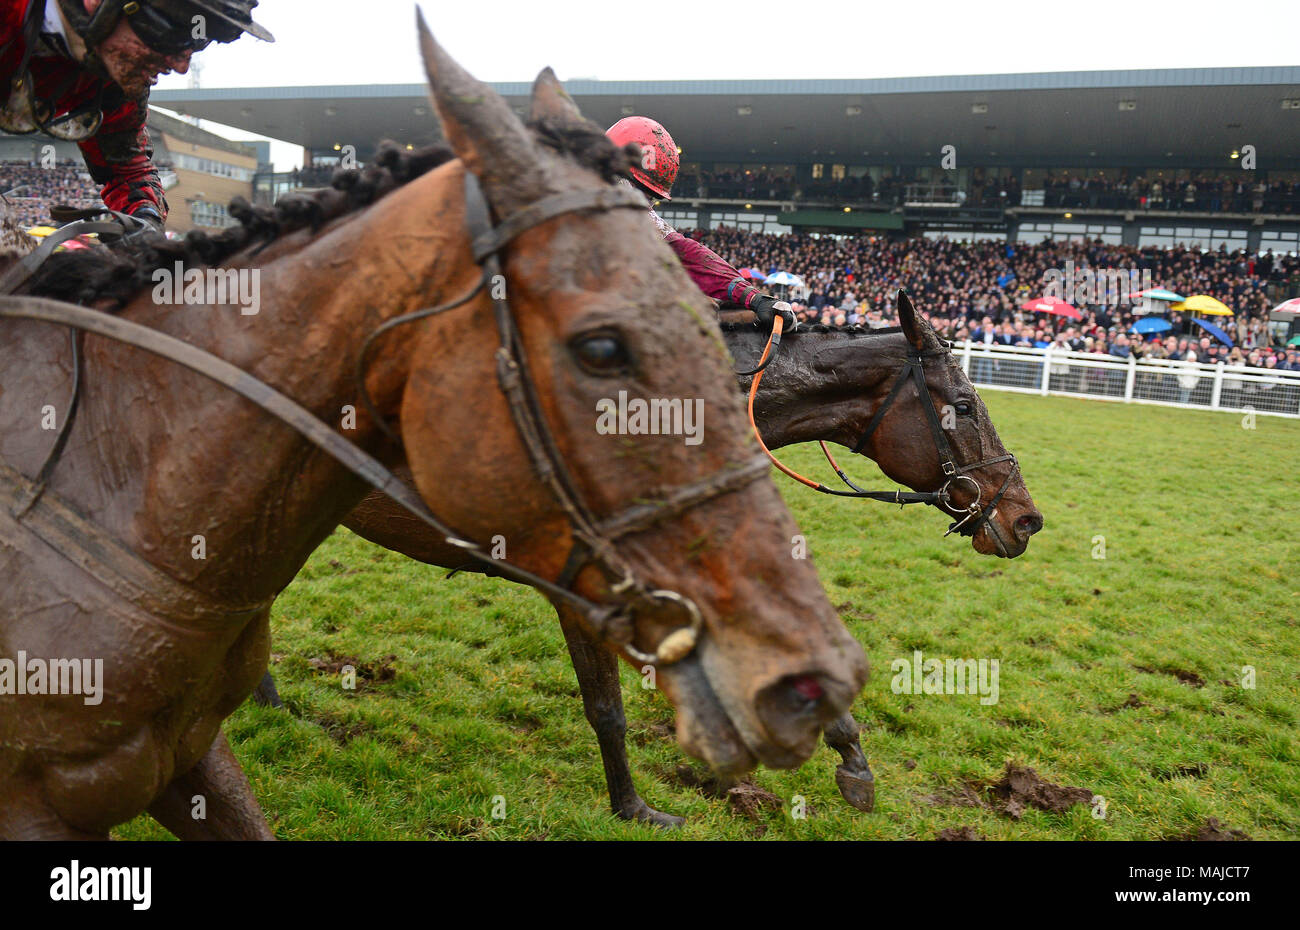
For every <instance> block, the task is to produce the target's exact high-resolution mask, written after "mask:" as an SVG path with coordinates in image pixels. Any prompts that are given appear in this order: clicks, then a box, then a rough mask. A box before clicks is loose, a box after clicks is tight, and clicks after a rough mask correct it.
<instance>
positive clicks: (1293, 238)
mask: <svg viewBox="0 0 1300 930" xmlns="http://www.w3.org/2000/svg"><path fill="white" fill-rule="evenodd" d="M1269 249H1272V250H1273V251H1274V252H1277V253H1282V252H1287V253H1290V254H1292V255H1295V254H1297V253H1300V232H1284V231H1283V230H1280V229H1266V230H1264V232H1263V233H1261V234H1260V237H1259V250H1260V251H1261V252H1266V251H1268V250H1269Z"/></svg>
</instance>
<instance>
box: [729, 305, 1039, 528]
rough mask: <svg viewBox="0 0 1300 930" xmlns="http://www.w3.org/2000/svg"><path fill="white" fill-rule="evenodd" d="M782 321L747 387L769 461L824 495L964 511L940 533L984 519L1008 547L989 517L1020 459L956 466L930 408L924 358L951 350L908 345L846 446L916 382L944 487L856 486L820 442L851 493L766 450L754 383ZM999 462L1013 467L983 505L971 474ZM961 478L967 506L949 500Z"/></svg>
mask: <svg viewBox="0 0 1300 930" xmlns="http://www.w3.org/2000/svg"><path fill="white" fill-rule="evenodd" d="M783 325H784V323H783V321H782V319H781V316H780V314H778V315H777V316H776V317H775V318H774V319H773V321H772V335H771V336H769V337H768V341H767V345H766V346H765V347H764V348H763V354H762V356H761V357H760V358H759V364H758V367H757V368H755V369H754V371H753V372H752V374H753V381H752V382H750V385H749V425H750V426H751V427H753V429H754V435H755V437H757V439H758V444H759V446H761V447H762V449H763V452H764V453H766V455H767V457H768V458H769V459H770V460H771V461H772V464H774V465H775V466H776V467H777V468H779V469H780V470H781V471H782V472H784V473H785V474H786V475H788V476H789V477H791V478H793V479H794V480H795V481H798V482H799V483H800V484H803V485H806V486H807V487H810V488H812V489H813V490H814V491H819V492H821V493H822V494H833V495H836V496H837V497H857V498H863V499H866V500H876V501H883V502H885V503H890V504H898V505H900V506H903V505H906V504H933V505H935V506H938V507H943V508H945V509H946V510H948V511H950V512H952V513H954V514H956V515H959V516H960V515H962V514H965V515H964V516H962V517H961V519H960V520H954V521H953V522H952V523H951V524H950V525H949V526H948V532H946V533H944V534H943V535H944V536H949V535H951V534H952V533H955V532H961V533H962V535H966V536H973V535H974V534H975V533H976V532H977V531H978V530H979V528H980V527H981V526H982V525H984V524H985V523H987V524H988V527H989V531H990V532H991V533H992V534H993V535H994V537H995V538H996V540H997V542H998V544H999V545H1000V546H1002V547H1003V549H1004V550H1005V549H1007V546H1006V541H1005V540H1003V539H1002V536H1001V534H1000V533H999V532H998V529H997V525H996V524H995V523H993V522H992V521H991V520H990V517H992V515H993V514H994V512H995V511H996V509H997V506H998V503H999V502H1000V501H1001V500H1002V497H1003V495H1005V494H1006V492H1007V489H1008V488H1009V487H1010V486H1011V480H1012V478H1014V477H1015V475H1016V474H1017V472H1019V470H1020V463H1019V462H1017V461H1016V457H1015V456H1014V455H1012V454H1011V453H1010V452H1008V453H1007V454H1006V455H999V456H997V457H996V458H991V459H986V460H984V461H982V462H976V463H974V464H972V465H958V464H957V463H956V456H954V455H953V451H952V446H951V445H950V444H949V442H948V437H947V436H945V435H944V431H943V426H942V424H941V422H940V420H939V413H938V411H937V410H935V408H934V399H933V398H932V397H931V396H930V390H929V388H928V387H927V385H926V383H925V360H926V359H927V358H947V357H949V355H950V354H951V353H950V352H949V350H948V349H947V348H943V349H938V350H932V351H929V352H925V351H921V350H918V349H917V348H915V347H914V346H912V345H910V344H909V346H908V349H907V358H906V359H904V361H903V367H902V370H900V371H899V373H898V377H897V378H896V379H895V381H894V385H893V387H892V388H891V389H890V391H889V395H888V396H887V397H886V398H885V400H884V403H882V404H881V405H880V407H879V408H877V410H876V412H875V415H874V416H872V418H871V421H870V422H869V423H868V424H867V427H866V429H864V430H863V431H862V436H861V437H860V438H859V439H858V441H857V442H856V443H855V444H854V445H853V448H852V449H851V450H850V451H852V452H853V453H855V454H856V453H859V452H861V451H862V450H863V449H864V448H865V447H866V445H867V443H868V442H869V441H870V439H871V437H872V435H873V434H874V433H875V432H876V428H877V427H879V426H880V424H881V421H883V420H884V418H885V414H886V413H887V412H888V411H889V408H890V407H891V406H892V405H893V403H894V401H895V400H896V399H897V398H898V396H899V394H901V393H902V392H903V389H904V388H905V387H907V385H908V384H909V383H913V384H915V385H916V389H917V393H919V394H920V396H921V409H923V410H924V411H925V416H926V421H927V422H928V424H929V426H930V434H931V435H932V436H933V437H934V444H935V447H936V449H937V450H938V452H939V465H940V468H941V469H942V470H943V474H944V476H945V477H946V479H947V480H946V481H945V482H944V484H943V486H942V487H941V488H939V490H937V491H867V490H864V489H862V488H860V487H858V485H856V484H854V483H853V481H851V480H850V479H849V477H848V475H846V474H845V473H844V470H843V469H841V468H840V466H839V464H838V463H837V462H836V461H835V457H834V456H833V455H831V450H830V448H829V447H828V446H827V445H826V443H825V442H824V441H819V444H820V445H821V448H822V452H824V453H825V454H826V459H827V461H829V462H830V464H831V467H832V468H833V469H835V473H836V474H837V475H839V476H840V478H841V479H842V480H843V481H844V483H845V484H846V485H848V486H849V487H850V488H852V490H851V491H841V490H838V489H836V488H828V487H826V486H825V485H824V484H822V483H821V482H819V481H814V480H813V479H811V478H805V477H804V476H803V475H801V474H799V473H798V472H796V471H795V470H794V469H792V468H790V467H788V466H787V465H785V464H784V463H783V462H781V461H780V460H779V459H778V458H777V457H776V456H775V455H773V454H772V452H771V451H770V450H769V449H768V448H767V444H766V443H765V442H763V437H762V435H761V434H760V433H759V430H758V424H757V423H756V422H755V420H754V399H755V397H757V396H758V386H759V383H760V382H761V381H762V379H763V372H764V370H765V369H766V368H767V367H768V366H769V365H770V364H771V363H772V361H773V359H775V358H776V353H777V352H779V351H780V347H781V331H782V328H783ZM742 374H750V372H743V373H742ZM1002 462H1010V463H1011V467H1010V468H1009V469H1008V470H1007V476H1006V478H1004V479H1003V481H1002V486H1001V487H1000V488H998V490H997V493H996V494H994V495H993V497H992V498H991V499H990V500H989V502H988V503H987V504H985V505H984V506H983V507H981V506H980V501H981V500H982V499H983V497H984V490H983V488H981V487H980V484H979V482H978V481H976V480H975V479H974V478H972V477H971V476H970V474H969V472H973V471H977V470H979V469H981V468H987V467H989V466H991V465H998V464H1000V463H1002ZM962 481H965V482H968V483H969V484H970V486H971V487H972V488H974V491H975V499H974V501H972V502H971V503H970V504H968V505H967V506H966V507H965V508H962V507H958V506H957V505H956V504H954V503H953V500H952V489H953V486H954V485H955V484H956V483H958V482H962Z"/></svg>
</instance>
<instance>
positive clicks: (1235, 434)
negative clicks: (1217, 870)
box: [115, 392, 1300, 840]
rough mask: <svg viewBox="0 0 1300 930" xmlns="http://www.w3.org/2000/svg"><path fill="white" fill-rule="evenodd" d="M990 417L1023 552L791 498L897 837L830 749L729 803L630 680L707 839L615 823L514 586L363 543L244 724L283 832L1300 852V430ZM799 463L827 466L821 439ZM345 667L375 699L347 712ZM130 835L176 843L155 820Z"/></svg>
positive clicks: (1183, 414) (333, 553) (340, 559)
mask: <svg viewBox="0 0 1300 930" xmlns="http://www.w3.org/2000/svg"><path fill="white" fill-rule="evenodd" d="M985 400H986V402H987V403H988V406H989V408H990V412H991V414H992V416H993V419H994V422H995V423H996V425H997V427H998V430H999V432H1000V433H1001V435H1002V438H1003V440H1004V442H1005V443H1006V445H1007V447H1008V448H1010V449H1011V450H1013V451H1014V452H1016V453H1017V454H1018V455H1019V456H1020V459H1021V464H1022V467H1023V469H1024V474H1025V481H1026V484H1027V485H1028V487H1029V490H1030V492H1031V493H1032V494H1033V495H1034V499H1035V502H1036V503H1037V505H1038V507H1039V509H1040V510H1041V511H1042V513H1043V515H1044V519H1045V527H1044V529H1043V531H1042V532H1041V533H1040V534H1038V535H1037V536H1036V537H1034V540H1033V541H1032V543H1031V544H1030V547H1029V550H1028V552H1027V553H1026V554H1025V555H1024V556H1023V557H1022V558H1020V559H1017V560H1015V561H1012V562H1007V561H1002V560H997V559H994V558H991V557H984V556H980V555H978V554H977V553H975V552H974V551H973V550H972V549H971V548H970V545H969V542H968V541H966V540H964V539H960V538H958V537H955V536H954V537H949V538H948V539H942V538H941V536H942V533H943V529H944V527H945V526H946V521H945V520H944V518H943V517H942V516H941V515H940V514H939V513H937V512H935V511H933V510H931V509H928V508H927V509H919V508H911V509H908V510H906V511H900V510H899V509H898V508H891V507H887V506H883V505H874V504H858V503H855V502H852V501H842V500H833V499H830V498H826V497H824V496H820V495H816V494H813V493H812V492H810V491H807V490H805V489H802V488H800V487H798V486H796V485H794V484H792V483H783V484H782V485H781V486H782V489H783V491H784V492H785V495H786V499H787V500H788V501H789V503H790V505H791V507H792V509H793V510H794V512H795V515H796V517H797V518H798V519H799V521H800V524H801V526H802V528H803V529H804V531H805V533H806V534H807V537H808V546H809V554H810V556H811V557H812V558H813V559H814V560H815V563H816V565H817V567H818V569H819V571H820V574H821V578H822V581H823V583H824V584H825V585H826V588H827V590H828V592H829V593H830V595H831V599H832V601H833V602H834V603H835V604H836V606H837V607H838V609H839V611H840V613H841V616H842V617H843V618H844V620H845V622H846V623H847V624H848V625H849V627H850V628H851V629H852V630H853V632H854V634H855V635H856V636H857V637H858V639H859V641H860V642H862V644H863V646H864V647H865V648H866V650H867V654H868V656H869V657H870V659H871V662H872V678H871V681H870V682H869V683H868V685H867V687H866V690H865V691H864V692H863V693H862V695H861V696H860V697H859V698H858V700H857V702H856V703H855V705H854V708H853V712H854V715H855V716H856V717H857V719H858V720H859V722H860V723H861V724H862V726H863V736H862V740H863V745H864V748H865V749H866V752H867V755H868V757H869V758H870V760H871V764H872V767H873V769H874V771H875V774H876V779H877V791H876V811H875V813H873V814H863V813H860V812H857V811H854V810H852V809H851V808H849V807H848V806H847V805H846V804H845V803H844V802H843V801H842V800H841V799H840V798H839V796H838V794H837V792H836V789H835V780H834V770H835V764H836V762H837V761H838V757H837V756H836V755H835V754H834V753H833V752H832V751H831V750H829V749H827V748H825V747H824V746H823V747H821V748H819V749H818V751H817V753H816V754H815V755H814V756H813V758H812V759H811V760H810V761H809V762H808V763H806V764H805V765H804V766H803V767H802V768H801V769H799V770H798V771H771V770H762V769H761V770H759V771H757V772H755V773H752V775H751V776H749V778H748V779H747V780H746V781H745V782H743V783H741V784H740V785H736V786H719V785H718V784H717V783H716V782H715V781H713V780H712V779H711V778H710V777H709V775H708V773H707V772H705V771H702V770H701V769H700V767H699V766H698V765H696V764H693V763H691V761H690V760H688V759H687V758H686V757H685V756H684V755H683V754H682V752H681V750H680V749H679V748H678V747H677V745H676V743H675V741H674V740H673V738H672V718H673V715H672V709H671V707H670V706H669V705H668V702H667V701H666V700H665V699H664V698H663V696H662V695H661V694H658V693H657V692H654V691H650V690H645V689H643V688H642V687H641V677H640V676H639V675H637V674H636V673H635V672H634V670H633V669H631V668H628V667H624V669H623V685H624V698H625V702H626V705H627V716H628V748H629V754H630V757H631V762H632V769H633V773H634V775H635V777H636V780H637V785H638V787H639V789H640V791H641V794H642V796H643V797H644V798H645V799H646V800H647V802H649V803H650V804H651V805H653V806H655V807H657V808H659V809H660V810H664V811H668V812H671V813H675V814H680V815H683V816H685V817H687V818H688V819H687V824H686V826H685V827H683V828H682V829H680V830H678V831H675V832H671V833H666V832H662V831H658V830H655V829H653V828H650V827H646V826H640V825H635V824H628V823H624V822H621V821H618V820H615V819H614V818H613V816H612V815H611V814H610V813H609V809H608V804H607V801H606V795H605V784H604V778H603V775H602V772H601V766H600V759H599V755H598V752H597V749H596V743H595V739H594V737H593V735H592V734H591V732H590V729H589V727H588V725H587V722H586V720H585V718H584V717H583V713H582V706H581V702H580V700H579V698H578V692H577V684H576V682H575V679H574V676H573V671H572V669H571V668H570V666H569V660H568V655H567V652H566V650H565V646H564V640H563V637H562V636H561V634H560V630H559V626H558V624H557V623H556V621H555V616H554V613H553V611H552V610H551V609H550V607H549V606H548V605H547V604H546V603H545V602H544V601H543V600H542V599H541V598H540V597H539V596H537V595H535V594H533V593H532V592H531V591H528V590H525V589H523V588H519V587H517V586H514V585H510V584H506V583H502V582H499V581H492V580H488V579H483V578H474V577H467V576H458V577H456V578H455V579H452V580H450V581H446V580H443V572H441V571H438V570H435V569H431V568H427V567H425V566H422V565H419V564H417V563H414V562H411V561H409V560H407V559H405V558H404V557H402V556H398V555H395V554H392V553H389V552H385V551H383V550H381V549H378V548H376V547H374V546H372V545H370V544H369V543H366V542H364V541H362V540H361V539H359V538H358V537H356V536H354V535H352V534H350V533H348V532H347V531H346V530H342V529H340V530H339V531H338V532H337V533H335V534H334V536H333V537H331V538H330V539H329V540H328V541H327V542H326V544H325V545H324V546H322V547H321V548H320V549H319V550H318V551H317V552H316V553H315V555H314V556H313V557H312V559H311V561H310V562H309V563H308V565H307V567H306V568H305V569H304V571H303V572H302V574H301V575H300V576H299V578H298V579H297V581H296V582H295V583H294V584H293V585H292V586H290V588H289V589H288V590H287V591H286V592H285V593H284V595H283V596H282V597H281V598H280V600H279V601H278V603H277V605H276V612H275V617H274V619H273V634H274V639H273V646H272V650H273V656H272V670H273V671H274V673H275V675H276V678H277V680H278V683H279V686H280V693H281V695H282V697H283V698H284V700H285V702H286V705H287V711H284V710H274V709H270V708H262V707H256V706H253V705H252V704H246V705H245V706H243V707H242V708H241V709H240V710H239V711H238V712H236V713H235V715H234V716H233V717H232V718H231V719H230V720H229V721H228V722H227V727H226V731H227V733H228V734H229V736H230V741H231V743H232V745H233V746H234V749H235V753H236V755H237V756H238V757H239V758H240V760H241V761H242V762H243V765H244V767H245V769H246V771H247V772H248V774H249V777H250V779H251V781H252V784H253V788H254V790H255V792H256V793H257V795H258V797H259V798H260V799H261V802H262V804H263V807H264V808H265V810H266V813H267V815H268V817H269V819H270V821H271V825H272V828H273V829H274V831H275V833H276V834H277V835H278V836H280V837H281V838H283V839H423V838H438V839H443V838H493V839H495V838H501V839H524V838H554V839H568V838H590V839H624V838H654V839H689V838H710V839H712V838H735V839H750V838H756V837H763V838H766V839H782V838H790V839H796V838H797V839H812V838H826V839H831V838H836V839H852V838H857V839H1059V840H1069V839H1090V840H1103V839H1161V838H1202V839H1206V838H1224V839H1240V838H1245V837H1251V838H1256V839H1285V838H1292V839H1294V838H1296V837H1297V835H1298V834H1300V827H1298V826H1297V825H1298V824H1300V765H1297V761H1298V757H1300V747H1298V744H1297V740H1296V736H1295V733H1296V724H1297V717H1298V715H1300V677H1298V676H1297V667H1298V665H1297V658H1300V628H1298V627H1297V618H1298V617H1300V542H1298V541H1297V534H1296V532H1295V524H1294V515H1295V513H1296V509H1297V500H1296V495H1297V490H1296V489H1297V484H1296V480H1295V463H1296V455H1297V451H1298V450H1300V422H1296V421H1285V420H1280V419H1276V418H1266V417H1260V418H1259V419H1258V420H1257V421H1256V423H1255V426H1256V428H1255V429H1253V430H1250V429H1244V428H1243V426H1242V420H1241V417H1240V416H1238V415H1230V414H1216V413H1209V412H1199V411H1183V410H1166V409H1163V408H1152V407H1139V406H1125V405H1120V404H1107V403H1099V402H1090V401H1076V400H1070V399H1062V398H1041V397H1026V396H1019V395H1009V394H1001V393H996V392H986V393H985ZM788 451H789V453H790V455H789V460H790V462H791V463H792V464H793V465H794V466H795V467H796V468H798V469H800V470H801V471H803V472H805V473H807V474H811V473H813V472H814V470H817V469H819V467H820V466H819V465H818V453H817V451H816V447H815V446H810V447H803V448H798V449H793V450H788ZM851 471H852V473H854V474H856V475H860V476H862V477H863V478H867V477H871V476H873V475H878V473H877V472H875V469H874V466H872V465H871V464H870V463H869V462H855V463H854V465H853V467H852V469H851ZM817 473H818V474H820V473H821V472H820V471H817ZM832 477H833V476H832ZM880 480H881V479H880V478H879V477H877V478H876V482H877V483H880ZM860 483H861V482H860ZM882 486H883V485H882ZM1099 555H1104V558H1099V557H1096V556H1099ZM918 650H919V651H920V652H921V653H922V654H923V656H924V657H925V658H926V659H930V658H934V659H939V660H949V659H963V660H965V659H973V660H976V662H979V661H980V660H985V661H986V662H991V660H995V659H996V660H997V663H998V666H997V667H998V690H997V698H998V700H997V703H995V704H989V703H982V702H981V696H980V695H979V694H971V693H966V694H943V693H940V694H927V693H924V690H923V689H921V688H917V687H913V688H909V689H907V690H906V691H905V692H904V693H895V692H894V690H893V689H892V688H891V683H892V682H893V680H894V677H895V676H894V673H893V672H892V671H891V667H890V666H891V663H892V662H894V661H895V660H899V661H901V662H904V663H911V662H912V661H913V658H914V653H915V652H916V651H918ZM345 665H352V666H354V667H355V669H356V675H357V679H356V689H355V690H352V691H348V690H345V689H343V688H342V687H340V681H341V678H342V675H341V670H342V667H343V666H345ZM918 691H919V692H921V693H914V692H918ZM115 835H116V836H118V837H120V838H129V839H144V838H166V837H168V836H169V834H167V833H166V832H165V831H164V830H163V829H162V828H161V827H159V826H157V825H156V824H154V823H153V822H152V821H151V820H148V819H147V818H141V819H138V820H136V821H133V822H132V823H130V824H127V825H124V826H123V827H121V828H119V829H118V830H117V831H115Z"/></svg>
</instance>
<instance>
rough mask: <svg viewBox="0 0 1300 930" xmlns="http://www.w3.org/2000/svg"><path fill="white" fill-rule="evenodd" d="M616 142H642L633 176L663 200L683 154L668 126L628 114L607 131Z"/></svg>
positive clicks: (666, 197) (669, 198) (606, 133)
mask: <svg viewBox="0 0 1300 930" xmlns="http://www.w3.org/2000/svg"><path fill="white" fill-rule="evenodd" d="M605 135H607V136H609V140H610V141H611V142H613V143H614V144H615V145H618V146H623V145H627V144H628V143H629V142H635V143H636V144H637V145H639V146H641V161H640V163H639V164H636V165H633V166H632V177H634V178H636V179H637V181H638V182H640V183H641V185H642V186H644V187H646V188H648V189H649V190H651V191H654V193H655V194H657V195H658V196H660V197H662V198H663V199H664V200H671V199H672V197H671V196H670V195H669V191H671V190H672V189H673V182H674V181H676V180H677V169H678V167H680V166H681V162H682V157H681V154H680V153H679V152H678V151H677V143H675V142H674V141H673V137H672V136H670V135H668V130H667V129H664V127H663V126H661V125H660V124H659V123H657V122H655V121H654V120H652V119H649V118H648V117H645V116H627V117H624V118H623V119H621V120H619V121H618V122H617V123H615V124H614V125H613V126H610V127H609V129H607V130H606V131H605Z"/></svg>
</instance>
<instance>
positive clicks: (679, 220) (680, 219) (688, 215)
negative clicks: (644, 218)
mask: <svg viewBox="0 0 1300 930" xmlns="http://www.w3.org/2000/svg"><path fill="white" fill-rule="evenodd" d="M659 216H660V217H662V218H663V221H664V222H665V223H667V224H668V225H669V226H672V227H673V228H674V229H695V228H696V227H697V226H698V224H699V215H698V214H697V213H696V212H695V211H694V210H660V211H659Z"/></svg>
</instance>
